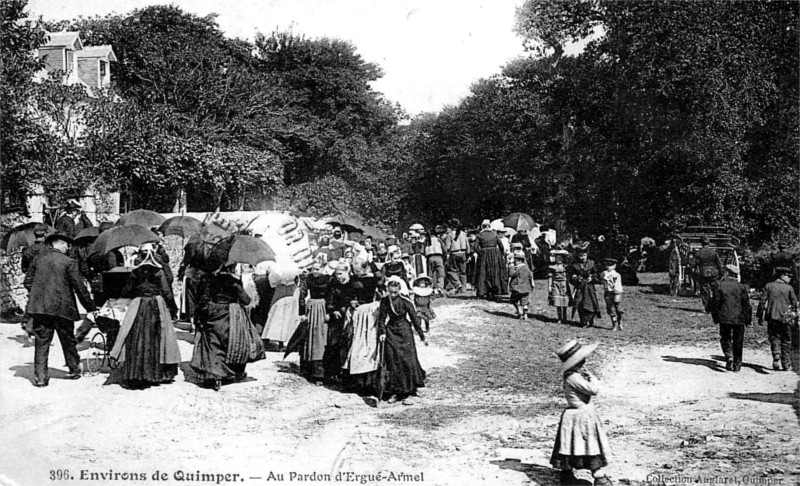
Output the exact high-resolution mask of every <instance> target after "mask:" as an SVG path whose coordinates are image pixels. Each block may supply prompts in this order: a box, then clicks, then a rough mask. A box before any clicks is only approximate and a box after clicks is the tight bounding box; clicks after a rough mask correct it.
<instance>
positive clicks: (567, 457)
mask: <svg viewBox="0 0 800 486" xmlns="http://www.w3.org/2000/svg"><path fill="white" fill-rule="evenodd" d="M70 217H72V218H74V216H70ZM62 226H65V225H62ZM66 226H68V225H66ZM108 226H109V225H103V226H102V227H101V228H100V229H99V233H102V231H104V230H106V229H107V228H108ZM153 229H154V230H155V228H153ZM47 230H48V227H47V226H46V225H39V226H37V227H36V228H35V231H34V233H35V236H36V241H35V243H34V244H33V245H32V246H30V247H27V248H25V250H24V251H23V258H22V270H23V272H25V274H26V277H25V287H26V288H27V289H28V290H29V292H30V298H29V304H28V307H27V309H26V313H27V315H28V317H29V320H28V321H27V322H26V323H25V324H24V327H25V328H26V330H27V331H28V332H29V333H30V334H31V335H33V336H35V356H34V375H35V378H34V385H35V386H37V387H43V386H47V385H48V379H49V378H48V368H47V361H48V354H49V348H50V343H51V341H52V339H53V336H54V334H58V337H59V341H60V342H61V346H62V349H63V352H64V357H65V360H66V363H67V367H68V369H69V372H68V374H67V376H66V377H67V378H68V379H78V378H80V376H81V373H80V358H79V355H78V352H77V344H78V343H79V342H81V341H83V340H84V339H85V338H86V336H87V334H88V332H89V331H90V330H91V328H92V327H93V326H95V325H97V326H98V327H100V328H101V330H103V331H104V333H105V334H106V335H107V339H108V344H107V349H108V350H109V356H110V361H111V363H112V365H113V367H114V368H115V369H116V373H118V374H119V377H120V380H121V381H122V382H123V383H124V385H125V386H126V387H128V388H143V387H149V386H153V385H158V384H165V383H170V382H172V381H174V379H175V377H176V376H177V374H178V364H179V363H180V362H181V359H182V358H181V353H180V349H179V347H178V341H177V336H176V330H175V327H174V322H175V321H176V320H177V319H178V318H184V319H188V321H189V322H191V327H190V331H192V330H193V331H194V332H195V338H194V348H193V352H192V356H191V359H190V361H189V365H190V367H191V369H192V370H193V371H194V374H195V375H196V378H197V380H199V382H200V383H201V384H203V385H204V386H207V387H209V388H211V389H214V390H219V389H220V387H221V386H222V385H223V384H224V383H229V382H237V381H242V380H244V379H245V378H246V377H247V373H246V371H245V369H246V365H247V364H248V363H252V362H255V361H258V360H261V359H264V358H265V356H266V351H265V350H266V349H267V347H268V346H275V347H276V349H279V350H283V351H285V353H286V354H287V355H288V354H289V353H292V352H297V353H298V354H299V358H300V360H299V369H300V372H301V373H302V374H304V375H305V376H306V377H307V379H308V380H309V381H310V382H312V383H315V384H319V385H322V384H327V385H329V386H332V387H334V388H336V389H341V390H349V391H353V392H357V393H359V394H362V395H370V396H376V397H378V399H379V400H387V401H388V402H402V403H404V404H408V405H410V404H413V403H414V396H415V395H416V392H417V390H418V389H419V388H421V387H424V386H425V379H426V373H425V370H424V369H423V368H422V366H421V365H420V362H419V359H418V356H417V348H416V340H415V337H414V333H415V332H416V334H417V335H418V336H419V340H420V342H422V343H423V344H425V345H426V346H427V345H428V342H429V340H428V338H427V337H426V335H428V333H430V332H431V325H432V323H433V322H434V320H435V319H436V314H435V312H434V310H433V308H432V306H431V303H432V301H433V299H435V298H442V297H447V296H450V295H457V294H460V293H463V292H464V291H466V290H474V291H475V294H476V297H477V298H482V299H495V300H502V301H506V300H507V301H508V302H510V303H511V304H512V305H513V306H514V308H515V311H516V314H517V317H518V318H519V319H521V320H526V319H527V318H528V311H529V308H528V307H529V305H530V295H531V293H532V292H533V291H534V273H536V271H537V270H539V271H542V270H544V271H545V272H546V277H547V280H546V281H547V295H548V303H549V305H550V306H551V307H554V308H555V314H556V316H557V322H558V323H569V322H570V320H571V319H572V318H574V315H575V314H576V313H577V314H578V318H579V325H580V326H581V327H592V326H594V325H595V319H597V318H598V317H600V316H601V304H600V299H599V298H598V295H597V290H596V286H600V287H601V289H602V292H603V301H604V303H605V309H606V312H607V313H608V315H609V317H610V319H611V322H612V329H613V330H622V321H623V315H624V311H623V306H622V296H623V293H624V289H623V284H622V280H623V278H622V276H621V275H620V273H618V272H617V271H616V266H617V264H618V263H619V262H618V260H617V259H615V258H612V257H609V256H605V257H604V258H602V267H603V268H602V269H600V268H599V266H598V265H597V264H596V263H595V260H594V259H593V258H591V253H592V247H593V245H594V243H592V242H590V241H585V242H581V241H579V240H578V239H573V240H571V241H570V242H569V245H564V244H561V245H554V244H553V243H552V242H549V241H547V240H546V236H543V235H542V233H541V232H539V236H538V237H537V238H533V235H530V236H529V235H528V233H527V232H526V231H524V230H523V231H518V232H513V234H511V235H510V237H509V235H508V234H507V232H508V230H507V229H506V228H493V227H492V225H491V223H490V222H489V221H488V220H485V221H483V223H482V224H481V227H480V230H478V231H467V230H464V229H463V228H462V227H461V224H460V222H459V221H458V220H457V219H452V220H450V221H449V222H448V224H447V225H439V226H436V227H435V228H434V229H433V231H426V229H425V228H424V227H423V226H422V225H421V224H415V225H412V226H411V227H410V228H409V230H408V231H407V232H405V233H403V234H402V236H401V237H399V238H398V237H394V236H390V237H388V238H386V239H385V240H381V241H373V239H372V238H369V237H366V238H363V239H359V240H358V241H353V240H351V239H349V238H348V237H347V236H346V235H345V232H344V231H343V230H342V229H341V228H340V227H331V228H328V229H327V230H325V231H323V232H322V233H321V234H320V235H318V238H317V241H316V245H314V249H313V252H312V257H313V264H312V265H311V266H310V268H308V269H307V270H306V271H303V272H297V273H293V272H291V271H288V270H287V269H285V268H280V266H278V265H276V264H274V263H271V262H262V263H261V264H258V265H250V264H244V263H232V262H231V261H230V259H229V258H228V255H229V253H228V252H229V251H230V244H231V240H230V239H226V238H221V237H213V238H208V239H204V238H202V237H201V238H194V239H191V240H190V241H189V243H188V244H187V245H186V247H185V248H184V252H183V255H184V257H183V261H182V262H181V264H180V269H179V271H178V275H177V278H179V279H181V280H182V281H183V282H184V292H183V293H184V295H182V296H181V297H180V299H179V301H180V302H181V303H182V305H181V308H179V306H178V305H177V304H176V299H175V296H174V295H173V292H172V281H173V279H174V277H173V274H172V272H171V270H170V264H169V263H170V262H169V257H168V254H167V252H166V251H165V249H164V247H163V245H162V244H161V243H160V242H154V243H146V244H144V245H141V246H140V247H139V248H137V249H136V250H135V251H134V252H133V253H130V252H129V253H128V254H127V255H125V254H123V253H122V252H121V251H120V250H119V249H115V250H113V251H110V252H102V253H100V254H98V253H97V252H94V253H93V252H92V251H88V249H87V246H86V244H85V243H86V242H80V241H77V240H75V239H74V238H73V237H74V236H75V232H76V228H66V231H67V232H71V233H72V234H71V235H70V234H67V233H66V232H63V231H62V232H56V233H53V234H49V235H48V233H47ZM162 243H163V241H162ZM709 243H710V241H709V239H708V238H704V239H703V241H702V248H701V249H700V250H699V251H697V252H696V254H695V255H694V261H695V263H696V267H697V268H696V269H695V273H696V274H697V278H698V282H699V285H698V286H699V289H700V292H701V297H702V303H703V307H704V309H705V311H706V312H708V313H710V314H711V316H712V318H713V320H714V322H715V323H716V324H718V325H719V333H720V343H721V346H722V350H723V353H724V355H725V359H726V368H727V369H728V370H730V371H733V372H738V371H739V370H740V369H741V367H742V359H743V350H742V348H743V342H744V334H745V329H746V326H749V325H751V322H752V318H753V309H752V307H751V304H750V289H749V287H748V286H747V285H745V284H742V283H740V282H739V278H738V274H739V268H738V266H736V265H732V264H728V265H723V263H722V261H721V260H720V258H719V256H718V255H717V254H716V252H715V250H714V249H713V248H711V247H710V246H709ZM595 251H596V250H595ZM787 262H788V263H787ZM791 263H792V255H790V254H788V253H787V252H785V251H783V248H782V249H781V252H778V253H777V254H776V255H774V257H773V265H772V266H773V268H772V275H773V280H772V281H771V282H770V283H768V284H767V285H766V286H765V287H764V289H763V292H762V295H761V299H760V302H759V305H758V308H757V311H756V313H755V315H756V317H757V320H758V323H759V324H760V325H764V324H765V323H766V325H767V333H768V336H769V342H770V347H771V352H772V356H773V369H775V370H778V371H786V370H789V369H791V366H792V364H791V359H790V356H791V353H792V352H793V351H794V352H796V348H797V346H798V344H800V340H799V337H798V335H797V332H798V327H797V325H796V322H797V319H798V314H799V313H798V299H797V295H796V293H795V290H794V288H793V286H792V285H791V280H792V276H791V274H792V269H791V268H790V264H791ZM121 277H124V278H121ZM76 298H77V301H79V302H80V304H81V305H82V306H83V307H84V308H85V309H86V311H87V312H88V314H87V319H86V320H84V324H83V325H82V326H81V327H79V328H78V329H77V330H76V331H73V329H74V322H75V321H76V320H78V319H79V314H78V308H77V305H76ZM570 307H571V308H572V315H571V316H570V315H569V312H568V311H569V308H570ZM596 347H597V345H596V344H593V345H586V346H585V345H581V344H580V343H578V342H577V341H571V342H569V343H567V344H566V345H565V346H563V347H562V348H561V349H559V350H558V351H557V352H556V354H557V356H558V357H559V358H560V360H561V361H562V367H561V371H562V373H563V379H564V383H563V386H564V392H565V396H566V399H567V407H566V409H565V410H564V412H563V413H562V416H561V421H560V423H559V427H558V432H557V435H556V439H555V444H554V449H553V453H552V456H551V464H553V466H554V467H556V468H558V469H560V470H561V477H562V482H564V483H565V484H571V483H570V482H571V481H574V479H575V478H574V476H573V470H575V469H589V470H590V471H592V474H593V476H594V478H595V484H602V485H609V484H611V481H610V480H609V479H608V477H607V476H606V473H605V467H606V466H607V464H608V462H607V454H608V439H607V437H606V434H605V431H604V429H603V425H602V421H601V419H600V418H599V416H598V414H597V412H596V410H595V409H594V407H593V406H592V404H591V398H592V397H593V396H595V395H596V394H597V393H598V391H599V382H598V380H597V378H596V377H595V376H594V375H593V374H592V373H591V372H589V371H588V370H587V369H586V367H585V363H586V360H587V358H588V357H589V356H590V355H591V353H592V352H593V351H594V349H595V348H596Z"/></svg>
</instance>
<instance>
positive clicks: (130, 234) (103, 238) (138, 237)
mask: <svg viewBox="0 0 800 486" xmlns="http://www.w3.org/2000/svg"><path fill="white" fill-rule="evenodd" d="M158 240H159V237H158V235H157V234H155V233H153V232H152V231H150V230H149V229H147V228H145V227H144V226H139V225H137V224H131V225H127V226H114V227H113V228H110V229H108V230H106V231H103V232H102V233H100V236H98V237H97V239H96V240H94V244H93V245H92V249H91V250H90V251H89V253H101V254H103V255H105V254H106V253H108V252H110V251H111V250H116V249H117V248H122V247H123V246H142V245H144V244H145V243H153V242H156V241H158Z"/></svg>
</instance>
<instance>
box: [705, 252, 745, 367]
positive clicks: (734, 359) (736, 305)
mask: <svg viewBox="0 0 800 486" xmlns="http://www.w3.org/2000/svg"><path fill="white" fill-rule="evenodd" d="M725 270H726V275H725V276H724V277H723V278H722V280H720V281H719V282H718V284H717V286H716V288H715V289H714V294H713V296H712V297H711V300H710V302H709V306H708V308H709V312H711V317H712V318H713V319H714V323H715V324H719V336H720V340H719V342H720V344H721V345H722V352H723V353H724V354H725V361H726V364H725V369H727V370H728V371H734V372H738V371H739V370H741V369H742V347H743V345H744V331H745V326H749V325H750V324H751V322H752V319H753V309H752V307H751V306H750V297H749V289H748V288H747V285H744V284H741V283H739V282H738V281H737V280H736V276H737V275H738V274H739V268H738V267H736V266H734V265H726V266H725Z"/></svg>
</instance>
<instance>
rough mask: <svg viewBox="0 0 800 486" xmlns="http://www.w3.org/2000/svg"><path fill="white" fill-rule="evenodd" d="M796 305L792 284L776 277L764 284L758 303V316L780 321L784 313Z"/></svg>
mask: <svg viewBox="0 0 800 486" xmlns="http://www.w3.org/2000/svg"><path fill="white" fill-rule="evenodd" d="M796 305H797V296H796V295H795V294H794V289H792V286H791V285H789V284H787V283H786V282H784V281H783V280H781V279H776V280H774V281H772V282H770V283H768V284H767V285H765V286H764V292H763V293H762V294H761V302H760V303H759V304H758V318H759V320H761V319H766V320H768V321H782V320H783V317H784V315H785V314H786V313H787V312H789V310H790V309H791V308H792V307H794V306H796Z"/></svg>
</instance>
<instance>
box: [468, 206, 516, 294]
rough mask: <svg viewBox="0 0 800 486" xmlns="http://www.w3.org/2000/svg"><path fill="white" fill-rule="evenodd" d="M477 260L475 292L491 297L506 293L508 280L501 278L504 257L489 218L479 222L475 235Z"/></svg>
mask: <svg viewBox="0 0 800 486" xmlns="http://www.w3.org/2000/svg"><path fill="white" fill-rule="evenodd" d="M476 241H477V249H478V261H477V263H476V266H475V294H476V295H477V296H478V297H480V298H491V297H494V296H496V295H505V294H507V293H508V280H507V279H504V278H503V275H504V273H505V272H504V271H503V267H504V266H505V264H506V263H505V259H504V257H503V254H502V253H501V250H500V238H499V237H498V236H497V233H495V232H494V231H492V230H491V224H490V222H489V220H488V219H487V220H484V221H483V224H481V232H480V233H478V236H477V240H476Z"/></svg>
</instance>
